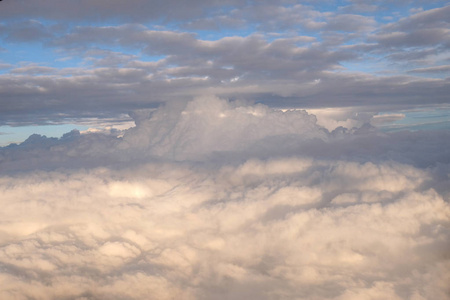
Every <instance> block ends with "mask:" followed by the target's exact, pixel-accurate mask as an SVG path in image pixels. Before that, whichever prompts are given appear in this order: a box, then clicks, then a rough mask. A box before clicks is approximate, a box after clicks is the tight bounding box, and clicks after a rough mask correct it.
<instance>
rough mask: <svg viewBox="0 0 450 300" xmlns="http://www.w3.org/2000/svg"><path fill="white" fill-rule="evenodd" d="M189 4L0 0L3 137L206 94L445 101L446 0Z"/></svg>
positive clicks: (341, 101) (299, 102)
mask: <svg viewBox="0 0 450 300" xmlns="http://www.w3.org/2000/svg"><path fill="white" fill-rule="evenodd" d="M183 3H184V2H179V1H169V2H167V3H166V4H164V5H161V4H158V3H157V2H152V1H141V0H135V1H132V2H130V4H129V5H128V6H127V7H124V6H123V4H122V3H121V2H119V1H112V2H109V3H108V5H105V4H104V3H103V2H101V1H91V2H90V4H87V2H86V3H81V4H80V3H78V4H75V2H69V1H56V0H52V1H43V2H41V1H38V2H33V3H26V2H16V1H3V2H2V3H1V5H0V17H1V20H2V21H1V22H0V41H1V44H0V47H1V52H0V105H1V111H0V125H1V126H13V127H10V128H9V129H8V132H9V134H8V135H1V136H0V144H2V145H4V144H5V143H8V142H9V141H11V140H15V141H20V140H22V139H23V134H24V133H23V132H28V133H30V134H31V133H33V131H36V132H46V133H47V134H49V135H51V136H59V135H60V131H59V128H64V127H54V126H52V125H51V124H64V123H68V122H69V120H70V122H71V123H68V124H73V121H74V120H80V124H81V123H82V122H83V119H84V118H99V120H101V119H102V118H105V117H108V118H114V116H118V115H121V114H126V113H129V112H130V111H133V110H136V109H143V108H154V107H156V106H158V105H161V104H162V103H165V102H171V101H189V100H192V99H194V98H195V97H198V96H200V95H203V94H205V93H208V94H213V95H216V96H219V97H222V98H226V99H242V100H246V101H252V102H259V103H265V104H268V105H270V106H273V107H280V108H286V107H288V108H305V109H308V108H314V109H317V108H330V107H353V108H355V109H357V110H361V111H363V110H364V111H370V112H371V113H374V114H376V113H377V112H386V111H388V112H389V111H397V110H408V109H417V108H418V107H421V108H423V107H425V109H424V112H425V113H426V111H428V110H427V108H426V107H427V106H431V107H436V106H438V107H439V106H441V105H444V106H445V105H446V104H448V103H449V102H450V101H449V99H448V94H449V93H450V91H449V74H450V51H449V47H450V40H449V36H450V27H449V22H450V21H449V17H448V16H449V15H450V6H449V3H448V2H447V1H407V0H405V1H388V0H386V1H371V2H366V1H332V0H330V1H271V2H257V1H256V2H241V1H233V0H230V1H218V2H208V1H202V0H199V1H196V2H195V3H194V2H193V3H190V4H189V5H185V4H183ZM319 79H320V80H319ZM311 82H319V83H320V84H319V85H312V84H311ZM429 117H430V120H432V119H433V115H430V116H429ZM405 118H409V114H406V115H405ZM405 122H407V121H405ZM75 124H77V122H75ZM443 124H444V123H443ZM44 125H46V127H36V126H44ZM68 126H69V125H68ZM70 126H71V125H70ZM2 128H6V127H2ZM19 128H20V129H19ZM42 128H45V129H44V131H41V129H42ZM80 128H82V127H80ZM52 130H54V134H51V133H52ZM3 131H4V130H3ZM6 137H8V140H5V138H6ZM11 138H12V139H11Z"/></svg>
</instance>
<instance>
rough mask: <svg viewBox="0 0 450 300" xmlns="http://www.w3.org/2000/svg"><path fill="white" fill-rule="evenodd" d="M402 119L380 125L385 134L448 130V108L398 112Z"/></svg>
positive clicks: (387, 113) (449, 109)
mask: <svg viewBox="0 0 450 300" xmlns="http://www.w3.org/2000/svg"><path fill="white" fill-rule="evenodd" d="M391 113H399V112H383V113H380V115H389V114H391ZM400 113H402V114H403V115H404V118H402V119H400V120H396V121H393V122H391V123H387V124H382V125H380V126H379V127H380V129H381V130H382V131H385V132H392V131H399V130H449V129H450V106H449V107H439V108H427V109H415V110H406V111H400Z"/></svg>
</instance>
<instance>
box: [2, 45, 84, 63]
mask: <svg viewBox="0 0 450 300" xmlns="http://www.w3.org/2000/svg"><path fill="white" fill-rule="evenodd" d="M3 47H4V48H5V49H6V51H4V52H2V60H3V61H6V62H8V63H9V64H11V65H13V66H14V67H20V66H23V65H27V64H31V63H32V64H34V65H39V66H46V67H53V68H69V67H77V66H78V65H79V64H80V63H81V62H82V60H81V58H80V57H76V56H73V57H70V56H68V55H66V54H65V53H64V52H59V51H55V50H56V49H55V48H50V47H46V46H43V45H39V44H37V43H4V45H3Z"/></svg>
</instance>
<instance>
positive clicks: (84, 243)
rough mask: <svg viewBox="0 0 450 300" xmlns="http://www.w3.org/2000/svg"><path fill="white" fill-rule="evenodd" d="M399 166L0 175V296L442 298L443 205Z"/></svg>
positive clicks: (419, 173)
mask: <svg viewBox="0 0 450 300" xmlns="http://www.w3.org/2000/svg"><path fill="white" fill-rule="evenodd" d="M427 180H430V175H429V174H428V173H427V172H426V171H423V170H419V169H416V168H414V167H410V166H407V165H401V164H398V163H383V164H379V165H374V164H372V163H365V164H360V163H353V162H345V161H334V162H331V161H319V160H310V159H302V158H279V159H273V160H264V161H263V160H248V161H246V162H244V163H242V164H239V165H226V164H223V165H221V166H219V167H218V168H217V165H216V166H215V167H214V168H213V167H211V166H202V167H199V166H198V165H196V164H184V165H183V166H181V165H180V164H173V163H151V164H147V165H146V166H142V167H139V168H132V169H125V170H120V171H118V170H112V169H108V168H96V169H92V170H88V171H71V172H69V171H67V172H62V171H59V172H38V173H34V174H28V175H26V176H21V177H20V178H17V177H7V176H4V177H2V178H1V182H0V189H1V194H2V195H3V196H2V197H1V200H0V202H1V203H0V204H1V206H2V221H1V227H0V230H1V231H0V232H1V233H2V234H1V236H0V238H1V245H2V247H1V249H0V263H1V275H0V281H1V282H2V284H1V287H0V298H1V299H29V298H31V299H446V298H448V292H449V290H448V286H447V283H448V280H449V279H450V278H449V272H448V270H449V267H450V262H449V256H448V251H447V250H448V249H449V239H448V227H449V224H450V222H449V217H450V207H449V205H448V203H447V202H445V201H444V199H443V198H442V197H441V195H439V194H438V193H437V192H435V191H434V190H433V189H424V188H423V186H424V185H426V181H427Z"/></svg>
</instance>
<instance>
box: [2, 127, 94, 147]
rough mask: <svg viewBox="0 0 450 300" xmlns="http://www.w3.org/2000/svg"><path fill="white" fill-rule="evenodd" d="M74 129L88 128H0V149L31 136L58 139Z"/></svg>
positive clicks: (85, 128) (82, 128) (83, 128)
mask: <svg viewBox="0 0 450 300" xmlns="http://www.w3.org/2000/svg"><path fill="white" fill-rule="evenodd" d="M74 129H77V130H79V131H83V130H87V129H89V126H86V125H79V124H76V125H75V124H60V125H55V124H52V125H37V126H20V127H11V126H0V147H4V146H7V145H9V144H11V143H16V144H18V143H21V142H23V141H25V140H26V139H27V138H28V137H29V136H30V135H32V134H39V135H45V136H46V137H48V138H50V137H56V138H60V137H61V136H62V135H63V134H65V133H68V132H70V131H72V130H74Z"/></svg>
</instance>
